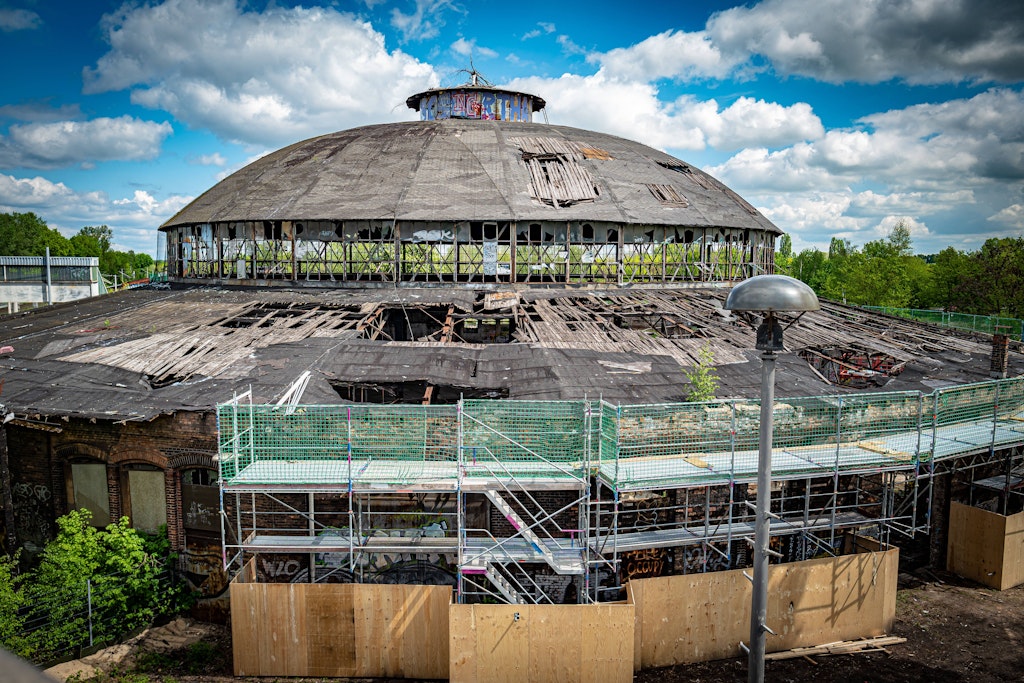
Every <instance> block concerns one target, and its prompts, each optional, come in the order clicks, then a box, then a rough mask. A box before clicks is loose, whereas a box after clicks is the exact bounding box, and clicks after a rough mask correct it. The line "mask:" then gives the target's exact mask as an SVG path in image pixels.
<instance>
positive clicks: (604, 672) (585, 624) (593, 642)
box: [578, 605, 635, 683]
mask: <svg viewBox="0 0 1024 683" xmlns="http://www.w3.org/2000/svg"><path fill="white" fill-rule="evenodd" d="M578 609H579V612H580V629H581V630H580V632H581V642H580V666H579V672H580V673H579V680H580V681H581V683H588V682H589V681H624V682H628V681H632V680H633V624H634V623H635V620H634V616H633V615H634V608H633V606H632V605H581V606H580V607H579V608H578Z"/></svg>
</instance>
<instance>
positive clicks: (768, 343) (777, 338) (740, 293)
mask: <svg viewBox="0 0 1024 683" xmlns="http://www.w3.org/2000/svg"><path fill="white" fill-rule="evenodd" d="M725 309H726V310H728V311H751V312H756V313H763V314H764V320H763V321H762V322H761V324H760V326H759V327H758V328H757V341H756V344H755V346H754V348H755V349H758V350H759V351H766V352H768V353H769V354H771V353H774V352H775V351H782V350H783V346H782V326H781V325H779V321H778V318H777V317H776V315H775V314H776V313H778V312H781V311H792V312H799V313H804V312H806V311H817V310H820V309H821V304H819V303H818V297H817V295H816V294H815V293H814V290H813V289H811V288H810V287H808V286H807V284H805V283H803V282H801V281H800V280H797V279H796V278H792V277H789V276H788V275H757V276H755V277H752V278H750V279H748V280H744V281H743V282H741V283H739V284H738V285H736V286H735V287H733V288H732V291H731V292H729V297H728V298H727V299H726V300H725Z"/></svg>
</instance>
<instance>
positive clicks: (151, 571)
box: [0, 510, 188, 662]
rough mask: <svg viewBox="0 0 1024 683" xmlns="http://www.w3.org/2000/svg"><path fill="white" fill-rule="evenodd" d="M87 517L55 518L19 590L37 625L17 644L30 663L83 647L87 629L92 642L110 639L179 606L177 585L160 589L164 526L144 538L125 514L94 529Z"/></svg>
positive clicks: (80, 513) (78, 513)
mask: <svg viewBox="0 0 1024 683" xmlns="http://www.w3.org/2000/svg"><path fill="white" fill-rule="evenodd" d="M91 519H92V514H91V513H90V512H89V511H88V510H73V511H72V512H70V513H69V514H67V515H65V516H63V517H60V518H58V520H57V528H58V531H57V537H56V538H55V539H53V540H52V541H50V542H49V543H48V544H47V545H46V548H45V549H44V550H43V553H42V556H41V561H40V564H39V566H38V568H37V569H36V570H35V571H34V572H31V573H29V574H28V575H27V577H26V578H25V580H24V585H23V586H22V587H21V590H20V591H19V593H20V599H21V600H22V601H23V603H24V604H27V605H29V606H30V608H29V614H28V619H29V621H32V622H34V623H38V624H41V627H39V628H36V629H35V630H33V631H31V632H30V633H28V634H27V635H26V637H25V641H24V642H25V647H24V648H22V653H23V654H25V655H28V656H30V657H31V658H32V659H34V660H35V661H37V662H41V661H47V660H49V659H52V658H54V657H56V656H58V655H60V654H61V653H63V652H67V651H68V650H69V649H72V648H74V647H77V646H81V645H88V644H89V642H90V630H91V635H92V642H93V643H97V642H105V641H112V640H114V639H115V638H117V637H118V636H119V635H120V634H123V633H125V632H128V631H131V630H132V629H135V628H137V627H140V626H144V625H146V624H148V623H150V622H151V621H152V620H153V619H154V618H155V617H157V616H159V615H161V614H168V613H172V612H174V611H177V610H178V609H181V608H182V607H183V606H185V605H186V599H187V597H188V593H187V591H186V590H185V589H184V587H183V586H179V587H170V588H168V587H167V586H166V584H165V582H164V581H163V579H162V578H161V574H162V572H163V569H164V565H163V562H164V561H166V557H167V551H168V550H169V544H168V542H167V536H166V528H164V529H163V530H162V533H161V534H158V535H157V536H155V537H148V538H147V537H145V536H144V535H143V534H140V533H139V532H137V531H136V530H135V529H132V528H131V527H130V526H129V522H128V518H127V517H123V518H121V519H120V520H118V521H116V522H114V523H112V524H110V525H108V526H107V527H106V529H102V530H101V529H97V528H95V527H93V526H92V525H91V524H90V522H91ZM0 582H2V578H0Z"/></svg>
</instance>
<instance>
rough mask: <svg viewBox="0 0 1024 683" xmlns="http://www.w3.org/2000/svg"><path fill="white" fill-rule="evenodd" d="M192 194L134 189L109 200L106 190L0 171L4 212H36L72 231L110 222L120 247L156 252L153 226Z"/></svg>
mask: <svg viewBox="0 0 1024 683" xmlns="http://www.w3.org/2000/svg"><path fill="white" fill-rule="evenodd" d="M190 201H192V197H183V196H177V195H175V196H171V197H168V198H166V199H163V200H158V199H156V198H155V197H153V196H152V195H151V194H149V193H148V192H145V191H142V190H136V191H135V192H134V193H133V195H132V196H131V197H124V198H119V199H114V200H111V199H110V198H109V197H108V196H107V194H106V193H104V192H76V191H75V190H72V189H71V188H70V187H68V186H67V185H65V184H64V183H54V182H52V181H50V180H47V179H46V178H42V177H38V176H37V177H34V178H17V177H14V176H10V175H5V174H0V212H21V213H23V212H27V211H32V212H35V213H38V214H39V215H40V216H42V217H43V219H44V220H45V221H46V223H47V225H49V226H50V227H51V228H56V229H58V230H60V231H61V232H62V233H63V234H64V235H66V236H71V235H73V234H74V233H76V232H78V231H79V230H80V229H81V228H82V227H83V226H86V225H107V226H110V228H111V230H112V231H113V233H114V246H115V248H117V249H122V250H127V249H131V250H133V251H137V252H146V253H149V254H152V253H154V251H155V248H156V236H155V235H154V232H153V228H154V227H155V226H157V225H160V224H161V223H163V222H164V221H166V220H167V219H168V218H170V217H171V216H173V215H174V214H175V213H177V212H178V211H179V210H181V208H183V207H184V206H185V205H186V204H188V203H189V202H190Z"/></svg>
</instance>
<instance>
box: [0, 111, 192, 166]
mask: <svg viewBox="0 0 1024 683" xmlns="http://www.w3.org/2000/svg"><path fill="white" fill-rule="evenodd" d="M172 132H173V129H172V128H171V124H169V123H166V122H164V123H156V122H153V121H141V120H139V119H136V118H133V117H131V116H119V117H118V118H116V119H111V118H98V119H92V120H90V121H58V122H54V123H28V124H21V125H14V126H11V127H10V129H9V130H8V134H7V136H6V137H0V166H3V167H5V168H58V167H61V166H71V165H75V164H81V165H83V166H84V167H87V168H89V167H91V166H92V165H93V164H95V163H96V162H100V161H110V160H114V159H118V160H142V159H153V158H155V157H156V156H157V155H158V154H159V153H160V145H161V144H162V143H163V140H164V138H166V137H167V136H168V135H170V134H171V133H172Z"/></svg>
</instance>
